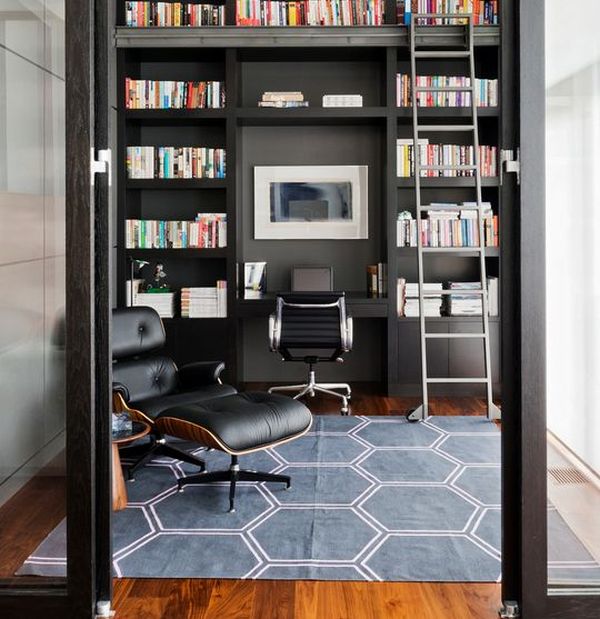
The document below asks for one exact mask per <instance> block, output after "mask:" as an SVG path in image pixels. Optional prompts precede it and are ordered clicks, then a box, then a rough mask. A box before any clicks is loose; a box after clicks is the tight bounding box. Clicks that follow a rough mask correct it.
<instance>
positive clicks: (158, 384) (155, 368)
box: [113, 356, 178, 402]
mask: <svg viewBox="0 0 600 619" xmlns="http://www.w3.org/2000/svg"><path fill="white" fill-rule="evenodd" d="M113 382H114V383H120V384H122V385H124V386H125V388H126V389H127V391H128V392H129V399H130V401H131V402H137V401H139V400H147V399H149V398H156V397H159V396H164V395H167V394H169V393H175V392H176V391H177V387H178V381H177V368H176V367H175V364H174V363H173V361H172V359H169V357H159V356H156V357H150V358H148V359H131V360H129V361H119V362H118V363H114V364H113Z"/></svg>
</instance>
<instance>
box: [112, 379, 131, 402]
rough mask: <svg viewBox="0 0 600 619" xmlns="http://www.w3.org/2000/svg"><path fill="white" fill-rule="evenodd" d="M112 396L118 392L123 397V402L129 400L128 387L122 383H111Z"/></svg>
mask: <svg viewBox="0 0 600 619" xmlns="http://www.w3.org/2000/svg"><path fill="white" fill-rule="evenodd" d="M112 390H113V397H114V396H115V395H116V394H118V395H120V396H121V397H122V398H123V401H124V402H129V398H130V397H131V396H130V395H129V389H127V387H126V386H125V385H124V384H123V383H113V384H112Z"/></svg>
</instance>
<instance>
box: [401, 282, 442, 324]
mask: <svg viewBox="0 0 600 619" xmlns="http://www.w3.org/2000/svg"><path fill="white" fill-rule="evenodd" d="M443 289H444V288H443V286H442V284H441V283H434V282H431V283H425V284H423V291H424V292H425V293H436V292H438V291H442V290H443ZM397 293H398V316H401V317H406V318H411V317H412V318H414V317H416V316H419V284H413V283H408V282H407V281H406V279H404V278H403V277H400V278H398V290H397ZM442 306H443V303H442V295H441V294H440V295H439V296H437V295H436V296H427V297H425V299H424V301H423V308H424V310H425V316H427V317H429V318H433V317H435V316H441V315H442Z"/></svg>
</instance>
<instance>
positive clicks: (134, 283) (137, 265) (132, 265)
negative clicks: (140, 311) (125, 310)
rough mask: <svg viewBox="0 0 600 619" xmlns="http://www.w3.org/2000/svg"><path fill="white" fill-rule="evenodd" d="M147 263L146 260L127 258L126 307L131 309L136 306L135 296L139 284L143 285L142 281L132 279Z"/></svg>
mask: <svg viewBox="0 0 600 619" xmlns="http://www.w3.org/2000/svg"><path fill="white" fill-rule="evenodd" d="M147 264H150V263H149V262H146V260H136V259H135V258H132V257H131V256H129V282H128V283H129V286H128V288H127V294H128V298H127V307H131V306H132V305H136V299H135V297H136V295H137V293H138V291H139V289H140V286H141V284H142V283H143V281H144V280H143V279H134V275H135V271H136V270H137V271H139V270H140V269H143V268H144V267H145V266H146V265H147Z"/></svg>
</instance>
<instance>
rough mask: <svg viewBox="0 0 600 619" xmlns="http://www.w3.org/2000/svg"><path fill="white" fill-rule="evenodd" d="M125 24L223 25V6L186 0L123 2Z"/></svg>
mask: <svg viewBox="0 0 600 619" xmlns="http://www.w3.org/2000/svg"><path fill="white" fill-rule="evenodd" d="M125 25H126V26H128V27H130V28H148V27H151V26H155V27H163V28H164V27H167V28H172V27H179V26H193V27H197V26H224V25H225V6H224V5H223V4H193V3H188V2H185V3H184V2H125Z"/></svg>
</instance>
